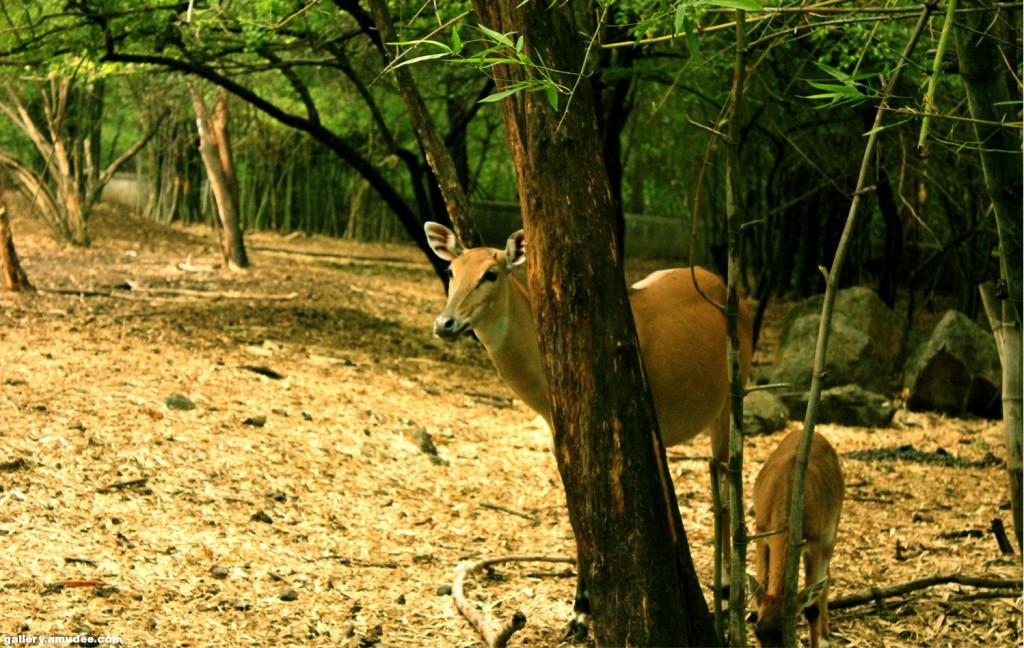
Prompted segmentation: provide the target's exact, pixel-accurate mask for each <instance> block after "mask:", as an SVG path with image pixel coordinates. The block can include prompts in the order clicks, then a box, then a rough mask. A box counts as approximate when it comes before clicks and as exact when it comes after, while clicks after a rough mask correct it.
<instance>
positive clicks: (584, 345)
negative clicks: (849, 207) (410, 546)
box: [473, 0, 715, 646]
mask: <svg viewBox="0 0 1024 648" xmlns="http://www.w3.org/2000/svg"><path fill="white" fill-rule="evenodd" d="M473 4H474V8H475V10H476V13H477V16H478V17H479V19H480V22H481V23H482V24H484V25H486V26H488V27H489V28H491V29H494V30H497V31H499V32H502V33H509V32H514V34H515V36H513V39H515V38H517V37H518V36H522V37H524V39H525V49H526V52H527V53H528V55H529V56H530V57H531V60H533V61H543V62H544V64H545V65H546V66H548V67H549V68H550V69H552V70H560V72H554V74H555V76H556V78H557V80H558V81H559V82H560V83H562V84H564V85H565V86H566V87H570V88H571V87H573V86H574V85H575V79H576V77H575V76H574V73H575V72H579V71H580V70H581V68H582V66H583V64H584V61H583V58H584V57H583V54H584V50H585V48H586V41H584V40H580V38H579V33H578V30H577V27H576V24H575V20H574V16H573V13H572V7H571V6H570V5H566V4H557V3H556V4H555V5H551V6H550V8H548V6H549V5H548V3H521V2H518V1H517V0H502V1H500V2H499V1H494V0H476V1H475V2H474V3H473ZM536 73H537V71H536V70H534V69H531V68H528V67H499V68H497V69H496V71H495V74H496V75H497V79H496V82H497V86H498V89H499V90H501V89H503V88H506V87H508V84H509V83H513V82H515V81H517V80H523V79H526V78H531V77H532V75H534V74H536ZM563 111H566V114H564V115H563ZM502 112H503V118H504V121H505V127H506V130H507V135H508V139H509V143H510V145H511V149H512V153H513V158H514V160H515V165H516V173H517V177H518V182H519V190H520V195H521V196H522V209H523V221H524V224H525V229H526V240H527V246H528V248H527V249H528V255H529V266H530V269H529V287H530V293H531V301H532V304H533V309H534V313H535V314H536V317H537V325H538V334H539V337H540V347H541V353H542V357H543V360H544V364H545V373H546V377H547V381H548V394H549V399H550V402H551V418H552V424H553V426H554V428H555V429H554V437H555V455H556V459H557V461H558V467H559V472H560V473H561V476H562V481H563V484H564V486H565V489H566V493H567V496H568V501H569V518H570V521H571V523H572V526H573V531H574V532H575V536H576V543H577V552H578V556H579V568H580V573H581V575H582V576H583V577H584V578H585V580H586V582H587V584H588V593H589V595H590V600H591V602H592V604H593V609H594V613H595V618H594V622H593V630H594V634H595V638H596V640H597V642H598V644H599V645H616V646H624V645H634V646H637V645H660V646H668V645H671V646H687V645H700V646H708V645H714V644H715V636H714V629H713V627H712V624H711V618H710V615H709V614H708V609H707V604H706V602H705V600H704V596H703V594H702V592H701V590H700V586H699V583H698V581H697V579H696V575H695V573H694V570H693V564H692V561H691V558H690V554H689V547H688V546H687V542H686V535H685V532H684V531H683V526H682V521H681V519H680V517H679V511H678V507H677V503H676V499H675V493H674V491H673V488H672V482H671V477H670V475H669V472H668V470H667V464H666V462H665V454H664V447H663V446H662V444H661V439H660V435H659V434H658V433H657V421H656V419H655V415H654V409H653V405H652V402H651V398H650V395H649V393H648V390H647V387H646V385H645V378H644V375H643V370H642V367H641V364H640V356H639V351H638V344H637V338H636V330H635V326H634V324H633V320H632V316H631V311H630V308H629V302H628V298H627V292H626V284H625V280H624V274H623V265H622V258H621V256H619V255H618V253H617V250H616V246H615V238H616V237H615V232H614V226H615V217H616V209H617V208H616V205H615V201H614V197H613V195H612V191H611V189H610V187H609V184H608V175H607V173H606V171H605V169H604V163H603V159H602V154H601V140H600V137H599V132H598V128H597V124H596V119H595V114H594V105H593V98H592V94H591V88H590V85H589V84H587V83H580V84H578V86H576V89H575V93H574V95H573V97H572V99H571V102H569V104H568V107H566V99H565V97H564V96H563V97H562V100H561V102H560V109H559V110H557V111H556V110H555V109H553V108H552V106H551V105H550V104H549V103H548V100H547V99H546V97H545V96H544V93H539V92H520V93H517V94H515V95H512V96H510V97H507V98H505V99H504V100H503V101H502Z"/></svg>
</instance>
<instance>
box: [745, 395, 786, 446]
mask: <svg viewBox="0 0 1024 648" xmlns="http://www.w3.org/2000/svg"><path fill="white" fill-rule="evenodd" d="M788 420H789V410H788V409H787V408H786V405H785V403H783V402H782V399H780V398H779V397H778V396H776V395H775V394H773V393H771V392H770V391H768V390H766V389H758V390H756V391H752V392H750V393H749V394H747V395H746V397H745V398H744V399H743V433H744V434H746V435H755V434H771V433H773V432H778V431H779V430H781V429H783V428H785V427H786V421H788Z"/></svg>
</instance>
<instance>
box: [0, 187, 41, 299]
mask: <svg viewBox="0 0 1024 648" xmlns="http://www.w3.org/2000/svg"><path fill="white" fill-rule="evenodd" d="M0 273H2V274H3V277H4V288H5V289H7V290H9V291H11V292H35V288H34V287H33V286H32V282H31V281H29V280H28V275H27V274H25V269H24V268H22V267H21V261H20V260H19V259H18V251H17V250H16V249H15V248H14V237H13V235H12V234H11V221H10V218H9V217H8V215H7V200H6V198H5V197H4V188H3V185H0Z"/></svg>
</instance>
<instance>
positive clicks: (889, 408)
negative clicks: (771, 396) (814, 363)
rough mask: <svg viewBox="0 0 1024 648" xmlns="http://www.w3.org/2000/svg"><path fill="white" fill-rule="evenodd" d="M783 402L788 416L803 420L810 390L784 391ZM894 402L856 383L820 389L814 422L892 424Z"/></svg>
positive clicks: (869, 424)
mask: <svg viewBox="0 0 1024 648" xmlns="http://www.w3.org/2000/svg"><path fill="white" fill-rule="evenodd" d="M782 400H783V402H784V403H785V404H786V406H787V407H788V408H789V415H790V418H794V419H797V420H801V421H802V420H803V419H804V416H805V414H806V412H807V401H808V400H810V392H802V393H788V394H785V395H783V398H782ZM895 414H896V405H895V404H894V403H893V402H892V400H891V399H889V398H886V397H885V396H883V395H882V394H876V393H874V392H870V391H868V390H866V389H864V388H862V387H860V386H858V385H843V386H842V387H832V388H831V389H825V390H822V392H821V399H820V400H819V401H818V416H817V421H818V423H834V424H835V425H847V426H850V427H865V428H877V427H886V426H887V425H889V424H890V423H892V417H893V416H894V415H895Z"/></svg>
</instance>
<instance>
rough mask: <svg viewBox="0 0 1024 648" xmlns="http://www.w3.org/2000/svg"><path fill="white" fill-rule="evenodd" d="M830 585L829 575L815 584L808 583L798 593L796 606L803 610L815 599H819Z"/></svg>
mask: <svg viewBox="0 0 1024 648" xmlns="http://www.w3.org/2000/svg"><path fill="white" fill-rule="evenodd" d="M826 585H828V576H825V577H824V578H822V579H821V580H820V581H818V582H817V583H815V584H813V585H808V586H807V587H805V588H804V589H803V590H801V592H800V593H799V594H797V595H796V607H797V609H798V610H802V609H804V608H805V607H807V606H809V605H810V604H811V603H813V602H814V601H817V600H818V598H819V597H820V596H821V594H822V592H824V591H825V586H826Z"/></svg>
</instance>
